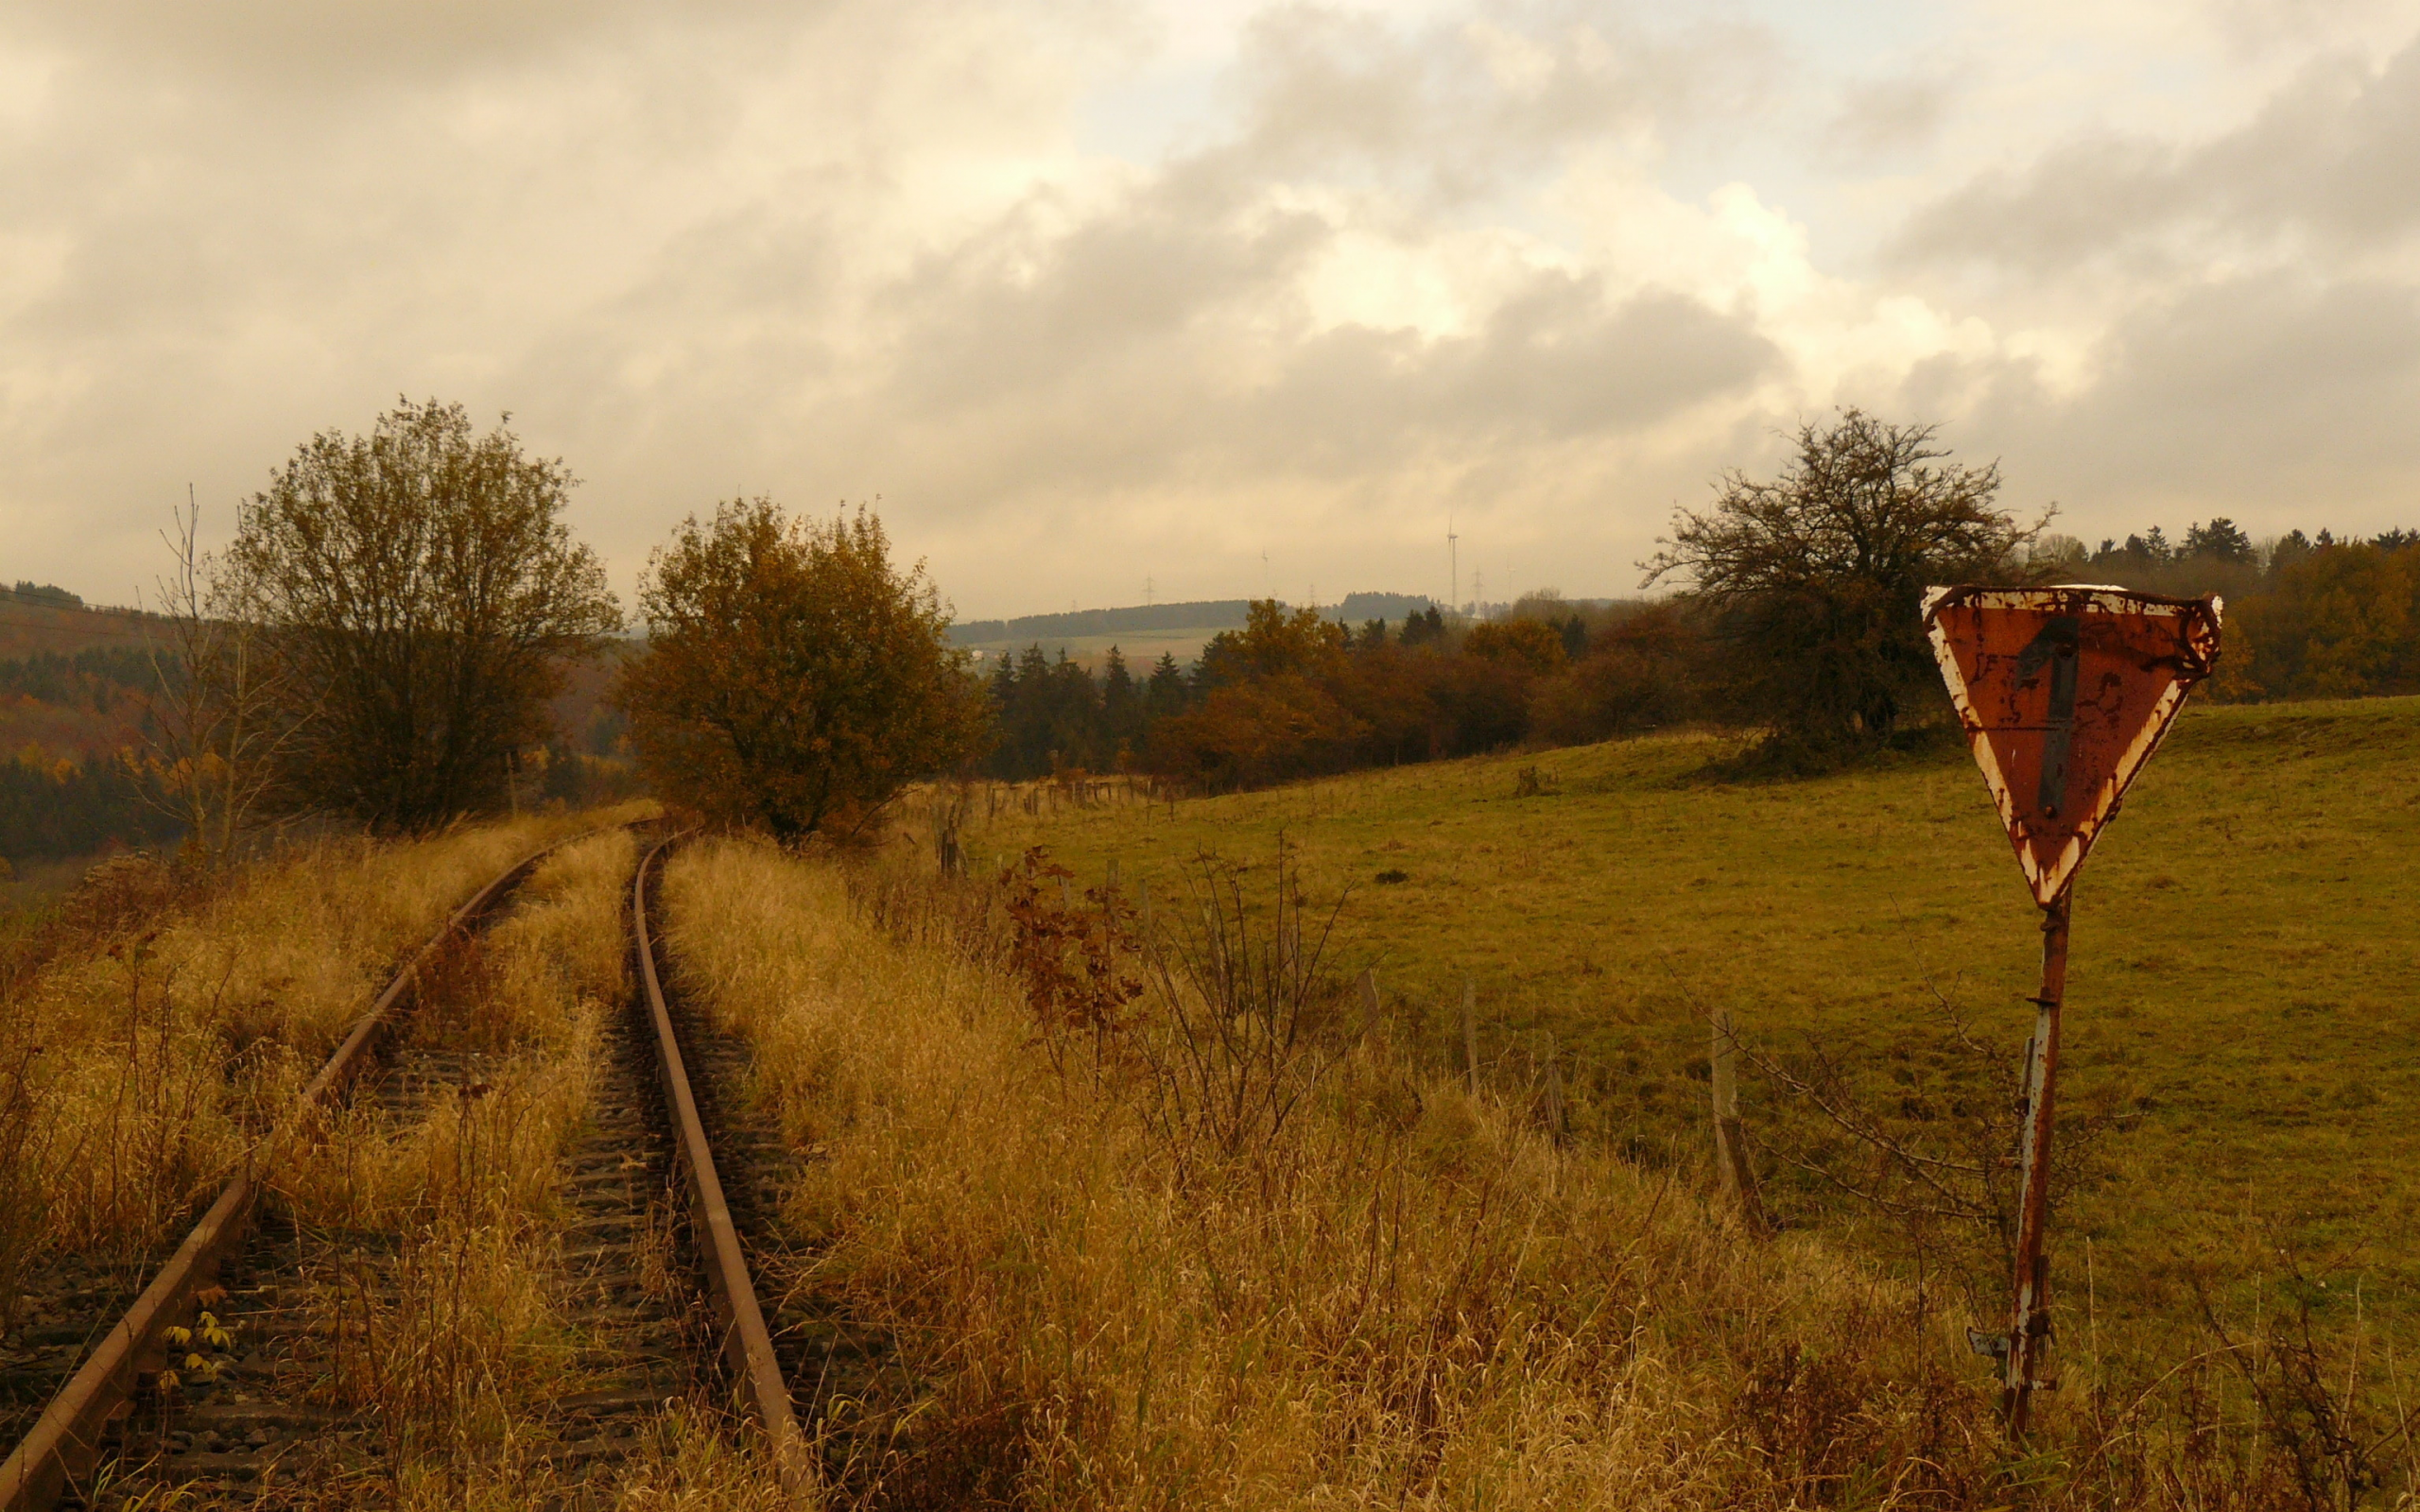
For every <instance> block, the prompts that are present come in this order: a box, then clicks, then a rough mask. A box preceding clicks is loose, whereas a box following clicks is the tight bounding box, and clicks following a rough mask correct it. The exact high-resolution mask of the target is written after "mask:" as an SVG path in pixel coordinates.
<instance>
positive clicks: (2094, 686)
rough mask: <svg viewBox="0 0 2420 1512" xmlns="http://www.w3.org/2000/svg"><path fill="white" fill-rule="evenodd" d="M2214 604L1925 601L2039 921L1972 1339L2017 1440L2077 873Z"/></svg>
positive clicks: (2154, 730)
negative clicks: (1998, 1301)
mask: <svg viewBox="0 0 2420 1512" xmlns="http://www.w3.org/2000/svg"><path fill="white" fill-rule="evenodd" d="M2220 609H2221V605H2220V603H2219V600H2218V599H2216V598H2159V597H2155V596H2153V595H2152V594H2150V593H2128V592H2127V591H2126V590H2124V589H2122V588H2097V587H2086V586H2080V585H2074V584H2069V585H2066V586H2063V587H2058V588H1936V589H1932V590H1930V591H1929V592H1927V593H1926V594H1925V601H1924V611H1925V627H1926V628H1927V630H1929V631H1930V632H1931V635H1932V648H1933V654H1934V656H1936V657H1937V658H1939V659H1940V662H1941V675H1942V678H1943V679H1944V680H1945V681H1946V682H1947V683H1948V684H1949V696H1950V698H1951V700H1952V701H1953V702H1955V703H1956V704H1957V706H1958V722H1959V723H1960V724H1961V725H1962V726H1964V727H1965V730H1966V741H1967V744H1968V745H1969V746H1971V747H1973V748H1974V751H1975V763H1976V765H1979V766H1980V767H1982V769H1983V780H1984V781H1985V782H1989V783H1990V784H1991V789H1992V801H1993V802H1994V803H1996V804H1997V805H1998V806H1999V811H2000V821H2001V822H2002V823H2003V824H2005V825H2007V826H2008V836H2009V840H2010V842H2011V843H2012V844H2014V846H2015V847H2016V860H2017V865H2019V866H2020V867H2022V868H2025V880H2026V881H2027V883H2029V884H2030V885H2031V886H2032V888H2033V901H2034V902H2037V903H2039V904H2041V906H2042V988H2041V991H2040V992H2039V993H2038V994H2037V995H2036V996H2035V997H2034V999H2033V1005H2034V1009H2035V1014H2034V1021H2033V1038H2032V1040H2031V1041H2030V1042H2029V1043H2028V1044H2027V1046H2026V1053H2025V1107H2024V1123H2023V1125H2022V1128H2021V1131H2020V1133H2019V1137H2018V1138H2019V1143H2018V1149H2017V1221H2016V1236H2015V1238H2016V1244H2015V1246H2014V1257H2013V1258H2014V1263H2015V1264H2014V1276H2013V1277H2012V1278H2011V1280H2012V1285H2011V1292H2012V1294H2013V1295H2012V1298H2011V1306H2010V1311H2009V1330H2008V1332H2006V1333H1997V1334H1986V1333H1983V1332H1979V1331H1978V1330H1971V1329H1970V1330H1969V1331H1968V1341H1969V1342H1970V1343H1971V1344H1972V1345H1973V1347H1974V1348H1975V1349H1976V1350H1977V1352H1979V1353H1981V1354H1985V1355H1990V1356H1994V1357H1997V1359H1998V1360H1999V1361H2000V1362H2001V1366H2000V1368H2001V1372H2002V1382H2003V1389H2002V1391H2001V1394H2000V1413H2001V1417H2002V1419H2003V1420H2004V1421H2005V1423H2006V1424H2007V1427H2008V1432H2009V1434H2010V1436H2012V1437H2014V1438H2022V1437H2023V1436H2024V1434H2025V1426H2026V1417H2027V1414H2028V1411H2029V1410H2030V1406H2031V1400H2032V1397H2033V1393H2035V1392H2036V1391H2039V1390H2042V1389H2044V1388H2045V1387H2046V1386H2048V1385H2049V1384H2051V1383H2049V1382H2047V1381H2045V1380H2044V1379H2043V1374H2042V1372H2043V1368H2044V1362H2045V1360H2046V1358H2047V1355H2048V1349H2049V1345H2050V1333H2051V1330H2050V1262H2049V1256H2048V1253H2047V1251H2046V1248H2045V1237H2046V1235H2047V1233H2048V1229H2049V1220H2050V1135H2051V1131H2052V1128H2053V1127H2054V1119H2055V1114H2056V1110H2057V1101H2058V1084H2059V1017H2060V1008H2061V1006H2062V1005H2063V1003H2064V1001H2065V999H2066V992H2067V927H2068V922H2069V919H2070V916H2071V914H2072V912H2073V902H2074V898H2073V895H2072V893H2070V891H2069V890H2068V889H2069V888H2070V887H2071V886H2073V885H2074V883H2075V876H2076V868H2079V867H2081V866H2083V858H2084V856H2085V854H2086V853H2087V852H2088V851H2091V849H2092V842H2093V840H2094V839H2095V837H2097V836H2098V835H2099V834H2100V832H2101V830H2102V828H2103V827H2104V826H2106V825H2107V824H2108V823H2109V821H2110V819H2111V818H2113V817H2115V816H2116V815H2117V813H2118V800H2119V799H2123V798H2124V797H2125V796H2126V788H2127V785H2128V784H2129V783H2131V782H2134V780H2135V774H2136V773H2138V772H2140V771H2141V770H2142V769H2143V764H2144V763H2145V762H2148V761H2150V760H2151V757H2152V751H2154V750H2156V749H2158V748H2159V743H2160V738H2161V737H2162V736H2164V735H2166V734H2167V733H2168V729H2169V725H2170V724H2172V723H2174V722H2175V719H2176V712H2177V710H2179V709H2180V708H2182V707H2184V704H2185V696H2186V694H2187V693H2188V692H2190V691H2191V690H2192V687H2193V684H2195V683H2196V682H2199V681H2201V680H2202V679H2204V678H2206V677H2208V676H2209V675H2210V669H2211V667H2212V666H2214V665H2216V664H2217V662H2218V659H2219V613H2220Z"/></svg>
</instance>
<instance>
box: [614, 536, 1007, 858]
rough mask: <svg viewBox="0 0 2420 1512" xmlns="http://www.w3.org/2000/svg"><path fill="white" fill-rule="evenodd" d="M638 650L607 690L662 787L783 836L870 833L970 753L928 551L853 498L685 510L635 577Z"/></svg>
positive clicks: (973, 695)
mask: <svg viewBox="0 0 2420 1512" xmlns="http://www.w3.org/2000/svg"><path fill="white" fill-rule="evenodd" d="M639 610H640V614H641V617H642V618H643V619H644V620H645V621H646V624H647V629H648V648H647V651H646V653H645V654H644V655H642V656H639V657H636V658H634V659H632V660H631V662H628V663H627V664H626V665H625V668H624V670H623V673H622V677H621V680H620V683H619V684H618V687H617V690H616V700H617V702H618V703H619V704H620V706H621V707H622V708H623V709H624V710H625V711H626V712H627V713H629V715H630V720H631V743H632V744H633V745H635V746H636V747H637V748H638V752H639V760H640V764H641V765H642V766H644V768H645V769H646V771H647V773H648V778H649V781H650V782H651V783H652V784H653V786H654V788H655V791H656V792H657V793H658V794H660V795H662V796H663V797H665V798H666V799H670V800H672V801H675V802H680V803H683V804H686V805H688V806H689V807H691V808H694V809H697V810H698V811H700V813H703V814H705V815H708V816H712V817H714V818H716V819H718V820H721V821H723V822H727V823H734V824H741V825H747V826H750V827H753V828H761V829H763V830H765V831H768V832H769V833H771V834H773V835H774V836H775V837H777V838H779V839H781V840H782V841H784V842H786V843H787V842H795V841H797V840H800V839H802V838H804V837H805V836H807V835H810V834H823V835H829V836H833V837H835V838H841V839H847V838H853V837H856V836H859V835H862V834H864V833H866V832H867V827H868V826H869V824H870V823H871V822H872V821H873V819H874V817H875V816H878V815H879V814H880V813H881V812H882V810H883V808H884V806H885V805H886V804H888V803H889V802H890V800H891V799H893V798H895V797H897V796H898V794H899V792H900V790H901V789H902V788H903V787H905V786H906V785H907V784H908V782H911V781H913V780H914V779H916V778H918V777H922V776H925V775H926V774H928V773H932V772H936V771H942V770H946V769H948V768H951V767H954V766H956V765H959V763H960V762H962V761H965V760H967V759H969V758H971V757H972V756H974V755H975V754H977V751H978V749H979V748H980V743H981V740H982V736H983V730H984V712H983V703H982V694H981V688H980V685H979V684H977V682H976V681H975V680H974V679H972V678H971V677H969V676H968V675H967V671H966V665H965V662H966V656H965V653H964V652H962V651H959V650H956V649H954V648H952V647H951V646H950V644H949V643H948V640H947V630H948V627H949V612H948V610H945V609H944V608H943V607H942V603H941V600H940V595H939V594H938V593H936V592H935V591H934V589H933V586H932V584H931V583H930V582H929V581H928V580H927V579H926V577H925V568H924V564H923V563H922V562H919V563H917V564H916V565H915V566H913V567H911V568H908V569H907V570H905V571H902V570H900V569H898V568H896V567H894V566H893V565H892V563H891V560H890V540H889V538H888V537H886V536H885V534H884V533H883V528H882V522H881V520H880V519H878V518H877V517H875V516H873V515H872V514H869V513H867V512H866V511H864V510H862V509H860V510H858V511H857V512H856V514H855V515H854V516H846V515H844V516H840V517H838V518H835V519H833V520H830V521H813V520H795V519H791V518H790V517H789V516H787V514H785V513H784V512H783V510H782V508H781V507H779V506H778V505H776V504H774V503H773V502H772V501H771V500H770V499H764V498H759V499H753V500H746V501H741V500H734V501H732V502H730V503H728V504H724V505H720V506H718V507H717V508H716V510H715V515H714V518H713V519H712V520H710V521H705V522H702V523H701V522H700V521H699V519H698V518H697V517H696V516H694V515H692V516H691V517H690V518H689V519H688V520H687V521H686V522H684V523H683V524H682V525H681V527H680V528H679V529H677V530H675V531H674V532H673V536H672V541H671V542H670V544H668V545H666V546H664V547H662V548H659V549H658V550H657V551H656V552H655V554H654V556H653V557H652V558H651V559H650V561H649V563H648V572H647V576H646V577H645V578H644V579H643V581H642V582H641V584H640V588H639Z"/></svg>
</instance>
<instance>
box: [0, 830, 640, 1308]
mask: <svg viewBox="0 0 2420 1512" xmlns="http://www.w3.org/2000/svg"><path fill="white" fill-rule="evenodd" d="M597 822H599V819H598V817H597V816H552V817H544V818H537V817H533V818H528V819H522V820H517V821H514V822H511V823H505V824H496V825H489V826H482V827H478V828H472V829H462V830H457V831H451V832H448V833H444V834H442V835H440V836H437V837H434V838H431V839H426V840H421V841H416V842H381V841H373V840H368V839H358V838H329V839H325V840H321V841H319V842H317V843H314V844H312V845H309V846H306V847H300V848H297V849H294V850H290V851H284V852H281V853H279V854H277V855H275V856H273V857H271V858H269V859H268V860H266V861H264V862H261V863H258V864H255V865H254V866H251V867H250V868H245V869H243V870H241V871H239V872H237V873H235V874H233V876H232V877H231V878H229V879H228V880H226V881H225V882H224V883H223V884H221V885H217V886H216V887H214V888H211V889H208V890H202V891H195V890H191V889H186V888H182V887H178V886H175V885H171V883H170V880H169V879H168V877H167V874H166V872H165V871H164V868H160V867H158V866H157V865H156V864H154V863H150V862H148V861H144V860H140V859H137V860H130V861H122V862H119V863H113V864H112V867H111V868H106V869H105V871H104V872H103V874H101V875H100V876H97V877H95V879H94V880H93V881H92V882H91V883H90V884H88V885H87V886H86V888H85V889H84V892H83V893H82V894H79V895H78V896H74V897H71V898H70V899H69V900H68V902H67V906H66V908H65V909H64V911H63V915H62V925H61V927H62V928H63V930H64V931H65V937H63V938H62V939H61V940H58V941H54V942H53V944H52V948H51V949H49V950H48V951H47V953H46V955H47V958H46V959H45V960H43V962H42V963H41V964H40V965H38V966H36V967H34V968H32V969H29V970H26V971H20V972H14V973H11V974H10V975H9V979H8V980H7V981H6V982H5V984H0V990H4V991H5V993H6V1001H5V1003H0V1091H6V1093H7V1095H8V1096H9V1098H10V1099H11V1102H12V1109H11V1119H10V1130H11V1133H10V1135H9V1139H8V1141H7V1142H6V1147H5V1148H0V1157H5V1158H6V1160H7V1169H6V1170H5V1171H0V1188H5V1189H6V1191H7V1192H8V1193H9V1194H10V1196H11V1197H12V1198H13V1199H14V1200H12V1201H11V1203H10V1204H9V1207H8V1210H7V1211H5V1212H0V1283H5V1281H6V1280H7V1278H8V1275H9V1270H10V1268H11V1265H12V1264H15V1265H17V1266H18V1267H19V1268H20V1271H21V1273H22V1261H12V1260H11V1258H10V1257H21V1256H24V1255H26V1254H29V1253H43V1252H46V1253H50V1254H54V1255H56V1254H60V1253H68V1254H78V1255H83V1256H88V1257H92V1258H94V1259H95V1260H98V1261H104V1262H111V1263H135V1262H138V1261H140V1260H142V1259H144V1258H146V1257H148V1256H150V1255H153V1254H155V1253H156V1252H157V1251H158V1250H159V1248H160V1247H161V1246H162V1245H163V1244H164V1243H165V1242H167V1241H169V1240H170V1239H171V1238H172V1237H173V1236H174V1234H175V1232H176V1231H177V1229H179V1228H180V1227H181V1226H182V1222H183V1221H184V1220H185V1219H186V1218H187V1217H188V1216H189V1215H190V1213H191V1211H192V1210H193V1207H194V1205H195V1203H196V1201H197V1200H199V1199H201V1198H203V1197H204V1196H205V1194H208V1193H209V1192H210V1191H211V1190H212V1189H213V1188H214V1187H215V1186H216V1184H217V1183H218V1182H219V1181H221V1180H222V1179H223V1178H224V1177H225V1175H226V1173H227V1172H228V1171H229V1170H230V1169H231V1168H232V1167H233V1165H234V1164H235V1162H236V1161H238V1160H240V1159H242V1158H243V1156H244V1154H245V1153H246V1152H247V1151H248V1150H249V1149H251V1147H253V1145H254V1144H255V1143H257V1141H258V1140H259V1138H260V1137H261V1136H262V1135H263V1134H264V1133H265V1132H267V1131H268V1129H269V1128H270V1127H271V1126H272V1125H274V1123H275V1121H276V1120H277V1119H278V1118H279V1117H280V1116H281V1115H282V1114H283V1113H284V1112H285V1110H286V1109H287V1108H290V1107H291V1105H292V1102H293V1099H294V1096H295V1094H296V1092H297V1091H299V1090H300V1088H301V1086H302V1083H303V1081H304V1080H305V1079H306V1078H307V1077H308V1075H309V1074H310V1073H311V1072H312V1071H313V1070H314V1069H316V1068H317V1067H318V1065H319V1064H320V1062H321V1061H322V1060H324V1058H325V1057H326V1056H327V1055H328V1054H329V1052H330V1051H331V1050H333V1049H334V1047H335V1045H336V1043H337V1040H338V1039H339V1038H340V1037H341V1035H342V1033H343V1032H344V1030H345V1028H346V1027H347V1026H348V1025H349V1024H350V1023H351V1022H353V1021H354V1019H355V1018H356V1017H358V1016H359V1014H360V1013H361V1011H362V1010H363V1009H364V1008H365V1007H366V1006H368V1005H369V1002H370V1000H371V998H372V995H373V994H374V992H375V991H376V989H377V988H378V986H379V984H380V982H381V981H382V979H383V978H384V977H385V976H386V974H387V973H388V972H389V971H391V970H392V969H393V967H394V966H395V964H396V963H397V961H398V960H399V959H400V958H401V957H402V956H403V955H405V954H406V953H407V952H409V951H410V950H411V949H413V948H415V947H416V946H417V945H418V944H419V943H420V942H421V941H422V940H423V939H424V938H425V937H426V936H428V935H429V934H431V933H432V932H433V931H434V930H435V929H436V928H437V927H438V926H439V924H440V923H441V922H442V921H443V919H444V918H445V916H446V915H447V913H449V912H450V911H451V910H452V909H454V908H455V907H457V906H458V905H459V903H460V902H462V900H463V899H464V898H465V897H467V896H468V895H469V894H470V893H471V892H472V891H474V890H475V888H476V887H477V886H478V885H479V884H481V883H482V882H484V881H486V880H487V879H488V878H489V877H491V876H493V875H494V874H495V873H496V872H498V871H500V870H502V869H503V868H505V867H507V866H509V865H510V864H511V862H512V861H513V860H514V859H516V858H517V857H519V856H522V855H526V854H527V853H528V852H529V851H531V850H533V849H535V848H537V847H538V846H539V845H541V844H543V843H544V842H545V841H546V840H548V839H551V838H554V837H556V836H558V835H561V834H562V833H568V832H570V831H573V830H576V829H579V828H587V827H590V826H593V825H595V824H596V823H597ZM120 894H123V895H125V896H124V897H122V898H121V897H119V896H118V895H120ZM119 903H124V904H125V906H119V905H118V904H119ZM14 1299H15V1293H14V1291H13V1290H12V1289H10V1288H9V1287H8V1286H7V1285H6V1284H0V1312H5V1311H6V1310H7V1309H8V1308H9V1306H10V1305H11V1304H12V1303H13V1301H14Z"/></svg>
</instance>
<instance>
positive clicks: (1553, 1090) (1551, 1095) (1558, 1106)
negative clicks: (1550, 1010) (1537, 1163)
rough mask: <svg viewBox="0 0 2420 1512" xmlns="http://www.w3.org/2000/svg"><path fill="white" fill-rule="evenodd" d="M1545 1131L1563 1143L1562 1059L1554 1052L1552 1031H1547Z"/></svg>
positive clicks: (1557, 1141) (1556, 1140)
mask: <svg viewBox="0 0 2420 1512" xmlns="http://www.w3.org/2000/svg"><path fill="white" fill-rule="evenodd" d="M1547 1133H1549V1134H1551V1135H1553V1136H1554V1139H1555V1143H1558V1144H1559V1143H1563V1060H1562V1057H1559V1056H1557V1055H1556V1054H1555V1050H1554V1031H1553V1030H1551V1029H1549V1030H1547Z"/></svg>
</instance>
